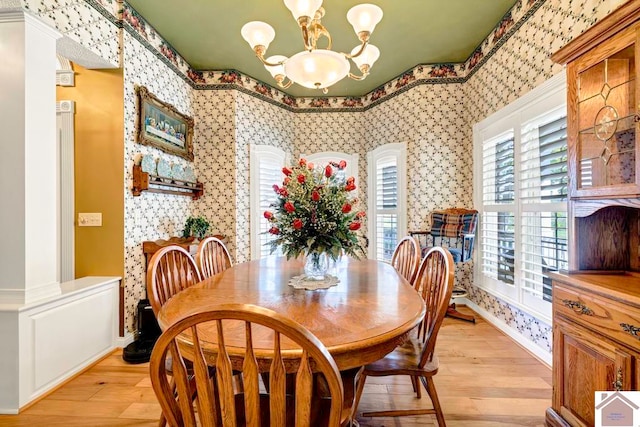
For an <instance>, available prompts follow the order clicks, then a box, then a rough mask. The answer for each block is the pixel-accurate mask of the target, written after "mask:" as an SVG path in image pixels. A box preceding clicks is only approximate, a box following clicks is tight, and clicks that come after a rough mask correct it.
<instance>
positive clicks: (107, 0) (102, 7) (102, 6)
mask: <svg viewBox="0 0 640 427" xmlns="http://www.w3.org/2000/svg"><path fill="white" fill-rule="evenodd" d="M85 1H86V2H87V4H89V5H90V6H91V7H92V8H94V9H95V10H97V11H98V12H100V14H101V15H102V16H104V17H105V18H107V19H108V20H109V21H110V22H111V23H112V24H113V25H115V26H116V27H118V28H122V8H123V1H124V0H85Z"/></svg>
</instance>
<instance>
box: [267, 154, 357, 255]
mask: <svg viewBox="0 0 640 427" xmlns="http://www.w3.org/2000/svg"><path fill="white" fill-rule="evenodd" d="M346 165H347V164H346V162H344V161H342V162H340V163H337V162H331V163H329V164H328V165H326V166H324V167H314V166H313V164H311V163H309V164H307V162H306V160H305V159H300V161H299V163H298V165H295V166H292V167H285V168H283V169H282V172H283V174H284V175H285V178H284V180H283V184H282V186H278V185H274V187H273V189H274V191H275V192H276V194H277V195H278V199H277V201H276V202H275V203H274V204H273V205H272V207H273V209H272V211H267V212H264V217H265V218H267V219H268V220H269V222H270V223H271V227H270V229H269V231H268V233H271V234H273V235H274V236H275V237H276V238H275V239H274V240H272V241H271V242H270V243H268V244H269V245H271V251H272V252H273V251H275V249H276V248H277V247H279V246H280V247H281V248H282V252H283V253H284V254H285V255H286V256H287V258H296V257H298V256H299V255H303V254H304V255H312V254H323V253H326V254H327V255H328V256H329V257H330V258H332V259H333V260H336V259H338V257H339V256H340V255H341V254H342V253H344V254H346V255H349V256H352V257H354V258H361V257H362V256H363V255H364V253H365V252H364V249H363V247H362V244H361V238H360V236H359V235H358V234H357V233H356V232H357V230H359V229H360V227H361V225H362V220H363V219H364V216H365V214H364V212H362V211H358V210H357V209H356V208H355V206H356V204H357V199H356V197H355V191H354V190H355V189H356V186H355V183H354V182H355V180H354V178H353V177H350V178H348V179H346V180H345V179H344V178H343V177H341V176H342V174H338V173H336V172H337V171H340V170H343V169H344V168H345V166H346Z"/></svg>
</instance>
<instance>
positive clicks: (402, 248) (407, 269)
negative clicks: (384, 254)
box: [391, 236, 422, 285]
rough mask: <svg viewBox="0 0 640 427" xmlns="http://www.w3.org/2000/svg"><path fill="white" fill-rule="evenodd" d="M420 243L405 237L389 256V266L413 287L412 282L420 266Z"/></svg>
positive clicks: (412, 238)
mask: <svg viewBox="0 0 640 427" xmlns="http://www.w3.org/2000/svg"><path fill="white" fill-rule="evenodd" d="M421 256H422V255H421V254H420V243H419V242H418V240H417V239H416V238H414V237H411V236H406V237H404V238H403V239H402V240H400V242H398V245H397V246H396V248H395V249H394V251H393V255H392V256H391V265H393V267H394V268H395V269H396V270H397V271H398V273H399V274H400V275H401V276H402V277H404V278H405V279H406V280H407V282H409V283H410V284H411V285H413V280H414V279H415V277H416V273H417V272H418V267H419V266H420V258H421Z"/></svg>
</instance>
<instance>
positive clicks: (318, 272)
mask: <svg viewBox="0 0 640 427" xmlns="http://www.w3.org/2000/svg"><path fill="white" fill-rule="evenodd" d="M328 269H329V257H328V256H327V254H326V253H324V252H321V253H318V252H311V253H310V254H307V257H306V261H305V263H304V274H305V275H306V276H307V280H324V278H325V276H326V275H327V270H328Z"/></svg>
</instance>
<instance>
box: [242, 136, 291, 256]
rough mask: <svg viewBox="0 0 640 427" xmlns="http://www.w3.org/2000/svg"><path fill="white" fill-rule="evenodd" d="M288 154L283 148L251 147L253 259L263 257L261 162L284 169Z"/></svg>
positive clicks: (250, 186)
mask: <svg viewBox="0 0 640 427" xmlns="http://www.w3.org/2000/svg"><path fill="white" fill-rule="evenodd" d="M288 157H289V156H288V155H287V153H286V152H285V151H284V150H282V149H281V148H278V147H274V146H270V145H259V144H251V145H250V147H249V169H250V176H249V179H250V185H249V212H250V213H251V215H250V217H251V219H250V235H251V237H250V240H251V246H250V247H251V259H252V260H253V259H260V258H261V257H262V242H261V240H260V233H261V231H260V224H261V223H262V221H264V217H263V215H262V212H261V208H260V162H261V161H262V160H265V159H268V160H274V161H275V162H278V163H280V164H281V167H284V166H285V165H286V164H287V161H288ZM274 184H278V185H280V184H282V182H274Z"/></svg>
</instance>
